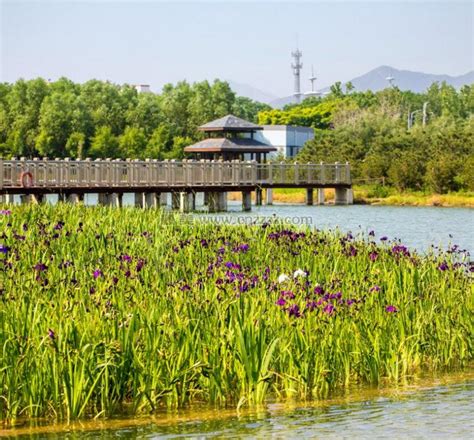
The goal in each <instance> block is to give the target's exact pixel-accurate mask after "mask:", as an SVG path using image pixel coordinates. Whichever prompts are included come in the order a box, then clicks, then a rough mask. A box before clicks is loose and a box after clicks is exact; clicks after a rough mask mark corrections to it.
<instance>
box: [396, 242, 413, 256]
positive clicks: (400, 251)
mask: <svg viewBox="0 0 474 440" xmlns="http://www.w3.org/2000/svg"><path fill="white" fill-rule="evenodd" d="M392 254H393V255H396V256H397V255H404V256H405V257H408V256H410V252H409V250H408V248H407V247H406V246H403V245H401V244H397V245H395V246H393V247H392Z"/></svg>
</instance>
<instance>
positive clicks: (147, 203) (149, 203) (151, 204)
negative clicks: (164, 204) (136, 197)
mask: <svg viewBox="0 0 474 440" xmlns="http://www.w3.org/2000/svg"><path fill="white" fill-rule="evenodd" d="M159 201H160V194H159V193H156V192H146V193H144V196H143V207H144V208H158V206H159V205H158V203H159Z"/></svg>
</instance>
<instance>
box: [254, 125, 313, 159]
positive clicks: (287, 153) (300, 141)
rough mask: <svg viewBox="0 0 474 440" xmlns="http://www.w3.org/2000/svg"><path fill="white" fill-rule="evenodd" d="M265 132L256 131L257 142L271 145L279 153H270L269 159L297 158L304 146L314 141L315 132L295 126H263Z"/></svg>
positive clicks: (308, 128) (309, 128)
mask: <svg viewBox="0 0 474 440" xmlns="http://www.w3.org/2000/svg"><path fill="white" fill-rule="evenodd" d="M261 127H263V130H259V131H256V132H255V134H254V135H253V137H254V139H255V140H256V141H260V142H263V143H264V144H267V145H271V146H273V147H276V148H277V151H275V152H272V153H269V155H268V159H275V158H276V157H278V156H280V157H283V158H291V157H295V156H296V155H297V154H298V153H299V152H300V150H301V149H302V148H303V145H304V144H305V143H306V142H307V141H309V140H311V139H314V130H313V129H312V128H311V127H300V126H295V125H262V126H261Z"/></svg>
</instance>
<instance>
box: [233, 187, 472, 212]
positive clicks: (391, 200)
mask: <svg viewBox="0 0 474 440" xmlns="http://www.w3.org/2000/svg"><path fill="white" fill-rule="evenodd" d="M315 196H316V195H315ZM325 196H326V201H327V202H328V203H333V202H334V190H333V189H326V190H325ZM305 197H306V193H305V190H304V189H275V190H274V191H273V200H274V201H275V202H277V203H305ZM232 199H234V200H240V194H239V193H233V194H232ZM354 203H357V204H367V205H398V206H444V207H466V208H474V193H472V192H459V193H450V194H426V193H423V192H406V193H402V192H399V191H397V190H395V189H394V188H388V187H374V186H355V187H354Z"/></svg>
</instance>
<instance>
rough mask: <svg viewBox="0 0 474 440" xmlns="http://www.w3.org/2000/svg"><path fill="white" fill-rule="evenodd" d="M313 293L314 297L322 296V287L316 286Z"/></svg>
mask: <svg viewBox="0 0 474 440" xmlns="http://www.w3.org/2000/svg"><path fill="white" fill-rule="evenodd" d="M314 293H315V294H316V295H322V294H323V293H324V289H323V287H322V286H316V287H315V288H314Z"/></svg>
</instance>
